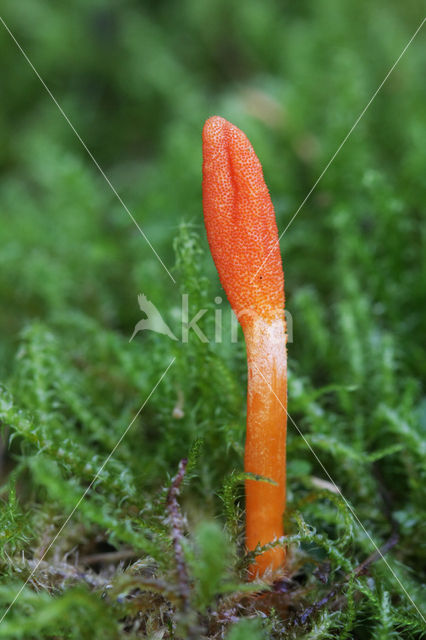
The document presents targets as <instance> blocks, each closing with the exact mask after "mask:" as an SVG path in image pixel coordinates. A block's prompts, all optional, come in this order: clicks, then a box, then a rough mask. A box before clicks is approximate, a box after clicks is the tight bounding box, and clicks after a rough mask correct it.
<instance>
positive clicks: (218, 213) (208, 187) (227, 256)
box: [203, 116, 287, 578]
mask: <svg viewBox="0 0 426 640" xmlns="http://www.w3.org/2000/svg"><path fill="white" fill-rule="evenodd" d="M203 209H204V220H205V225H206V230H207V238H208V241H209V245H210V250H211V253H212V256H213V260H214V262H215V265H216V268H217V270H218V273H219V278H220V281H221V283H222V286H223V288H224V290H225V292H226V295H227V297H228V300H229V302H230V304H231V306H232V308H233V311H234V312H235V314H236V315H237V317H238V320H239V322H240V324H241V326H242V329H243V332H244V337H245V341H246V349H247V363H248V390H247V433H246V444H245V457H244V469H245V471H246V472H249V473H252V474H257V475H260V476H263V477H264V478H269V479H270V480H271V481H272V482H265V481H259V480H253V479H247V480H246V483H245V485H246V486H245V488H246V545H247V549H248V550H250V551H252V550H254V549H255V548H256V547H257V545H261V546H263V545H265V544H268V543H271V542H273V541H274V540H276V539H278V538H281V537H282V536H283V534H284V531H283V515H284V510H285V482H286V474H285V456H286V425H287V412H286V407H287V356H286V333H285V319H284V275H283V270H282V264H281V255H280V249H279V241H278V232H277V226H276V222H275V212H274V208H273V205H272V202H271V198H270V196H269V192H268V188H267V186H266V184H265V181H264V178H263V172H262V166H261V164H260V162H259V160H258V158H257V156H256V154H255V152H254V150H253V147H252V146H251V144H250V142H249V140H248V139H247V137H246V136H245V134H244V133H243V132H242V131H240V129H238V128H237V127H236V126H234V125H233V124H231V123H230V122H228V121H227V120H225V119H224V118H221V117H219V116H214V117H212V118H210V119H209V120H207V122H206V123H205V125H204V129H203ZM284 559H285V553H284V549H283V547H282V545H281V546H276V547H274V548H272V549H270V550H268V551H265V552H263V553H262V554H260V555H258V556H257V557H256V559H255V561H254V563H253V564H252V566H251V567H250V576H251V577H252V578H253V577H256V576H262V575H265V573H267V572H268V571H271V573H273V572H274V571H275V570H277V569H278V568H281V567H282V566H283V564H284Z"/></svg>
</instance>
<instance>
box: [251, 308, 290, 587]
mask: <svg viewBox="0 0 426 640" xmlns="http://www.w3.org/2000/svg"><path fill="white" fill-rule="evenodd" d="M244 336H245V340H246V348H247V361H248V391H247V435H246V445H245V457H244V470H245V471H246V472H249V473H254V474H257V475H260V476H263V477H264V478H269V479H270V480H271V481H272V482H265V481H258V480H246V483H245V488H246V545H247V549H248V550H249V551H253V550H254V549H255V548H256V547H257V545H260V546H264V545H267V544H269V543H271V542H273V541H274V540H277V539H278V538H281V537H282V536H283V535H284V527H283V516H284V511H285V492H286V432H287V412H286V409H287V351H286V333H285V322H284V313H283V315H282V318H279V319H276V320H272V321H269V322H268V321H266V320H264V319H259V318H256V319H254V320H251V321H250V323H249V324H248V325H247V326H244ZM284 562H285V550H284V548H283V547H282V546H277V547H274V548H272V549H270V550H268V551H265V552H264V553H262V554H261V555H259V556H257V557H256V560H255V562H254V563H253V564H252V566H251V567H250V568H249V574H250V578H251V579H254V578H256V577H261V576H263V577H267V575H268V574H270V575H271V577H272V576H273V575H274V574H276V573H277V571H278V570H281V571H282V569H283V567H284Z"/></svg>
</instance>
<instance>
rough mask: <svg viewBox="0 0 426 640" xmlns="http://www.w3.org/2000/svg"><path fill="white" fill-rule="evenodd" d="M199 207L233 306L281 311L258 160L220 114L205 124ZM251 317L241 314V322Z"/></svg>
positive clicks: (280, 283)
mask: <svg viewBox="0 0 426 640" xmlns="http://www.w3.org/2000/svg"><path fill="white" fill-rule="evenodd" d="M203 208H204V219H205V225H206V230H207V238H208V241H209V245H210V250H211V253H212V256H213V260H214V262H215V265H216V268H217V271H218V273H219V278H220V281H221V283H222V286H223V288H224V289H225V292H226V295H227V297H228V300H229V302H230V304H231V306H232V308H233V310H234V312H235V313H236V314H237V316H239V315H240V314H241V313H242V312H243V311H246V310H248V309H249V310H251V311H252V312H254V314H257V315H258V316H260V317H262V318H263V319H265V320H270V319H271V320H272V319H274V318H276V317H281V316H282V315H283V309H284V275H283V270H282V264H281V255H280V248H279V241H278V232H277V225H276V222H275V212H274V207H273V205H272V202H271V198H270V196H269V192H268V188H267V186H266V184H265V181H264V178H263V172H262V166H261V164H260V162H259V160H258V158H257V156H256V154H255V152H254V150H253V147H252V146H251V144H250V142H249V140H248V138H247V136H246V135H245V134H244V133H243V132H242V131H240V129H238V128H237V127H236V126H234V125H233V124H231V123H230V122H228V121H227V120H225V119H224V118H221V117H219V116H213V117H212V118H209V120H207V122H206V123H205V125H204V129H203ZM266 258H267V262H266V264H265V265H263V263H264V261H265V259H266ZM261 267H262V268H261ZM259 269H260V271H259ZM258 271H259V272H258ZM249 317H250V316H247V317H241V318H240V321H241V324H242V326H243V327H244V325H245V323H248V322H249Z"/></svg>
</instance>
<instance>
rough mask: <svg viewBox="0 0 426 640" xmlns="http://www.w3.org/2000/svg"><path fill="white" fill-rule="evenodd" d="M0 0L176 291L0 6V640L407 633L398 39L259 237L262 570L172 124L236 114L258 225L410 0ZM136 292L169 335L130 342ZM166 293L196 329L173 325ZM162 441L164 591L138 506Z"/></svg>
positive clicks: (412, 331)
mask: <svg viewBox="0 0 426 640" xmlns="http://www.w3.org/2000/svg"><path fill="white" fill-rule="evenodd" d="M3 5H4V6H3V11H2V17H3V18H4V20H5V21H6V23H7V24H8V25H9V27H10V29H11V30H12V32H13V33H14V34H15V36H16V38H17V39H18V40H19V42H20V43H21V44H22V46H23V47H24V49H25V50H26V51H27V53H28V55H29V57H30V59H31V61H32V63H33V64H34V65H35V67H36V68H37V69H38V71H39V72H40V74H41V75H42V77H43V78H44V79H45V81H46V82H47V84H48V85H49V87H50V88H51V90H52V91H53V93H54V95H55V97H56V98H57V100H58V101H59V103H60V104H61V105H62V106H63V108H64V110H65V112H66V113H67V115H68V116H69V118H70V120H71V121H72V123H73V124H74V125H75V127H76V129H77V131H78V132H79V134H80V135H81V137H82V139H83V140H84V141H85V143H86V144H87V146H88V148H89V149H90V150H91V151H92V152H93V154H94V156H95V158H96V160H97V161H98V162H99V164H100V166H101V167H102V168H103V169H104V170H105V173H106V174H107V176H108V177H109V179H111V182H112V184H113V185H114V187H115V188H116V189H117V192H118V193H119V194H120V197H122V198H123V201H124V202H125V204H126V206H127V207H128V209H129V211H130V212H131V213H132V215H133V216H134V217H135V219H136V220H137V222H138V224H139V225H140V226H141V228H142V229H143V231H144V233H146V235H147V237H148V238H149V240H150V242H152V244H153V246H154V247H155V249H156V251H158V253H159V255H160V256H161V258H162V260H164V263H165V265H166V266H167V268H168V269H169V270H170V272H171V274H172V276H173V278H174V279H175V280H176V285H174V284H173V282H172V280H171V279H170V277H169V275H168V274H167V272H166V270H165V269H163V267H162V266H161V264H160V263H159V262H158V261H157V259H156V257H155V255H154V253H153V252H152V251H151V249H150V248H149V246H148V245H147V243H146V241H145V240H144V238H143V237H142V236H141V234H140V233H139V231H138V229H137V228H136V227H135V225H134V224H133V222H132V220H131V219H130V217H129V215H128V213H127V212H126V211H125V210H124V208H123V207H122V205H121V204H120V202H119V200H118V199H117V198H116V196H115V195H114V193H113V192H112V191H111V189H110V187H109V186H108V184H107V183H106V181H105V180H104V178H103V177H102V175H101V174H100V173H99V171H98V170H97V168H96V166H95V165H94V164H93V163H92V162H91V160H90V158H89V157H88V156H87V154H86V152H85V151H84V149H83V148H82V146H81V144H80V143H79V141H78V140H77V138H76V137H75V135H74V133H73V132H72V130H71V129H70V128H69V126H68V124H67V123H66V121H65V120H64V119H63V117H62V116H61V114H60V112H59V111H58V110H57V108H56V106H55V105H54V104H53V103H52V101H51V100H50V98H49V96H48V94H47V93H46V91H45V90H44V89H43V87H42V85H41V84H40V82H39V81H38V80H37V78H36V76H34V73H33V71H32V70H31V68H30V67H29V66H28V64H27V63H26V61H25V59H24V58H23V57H22V54H21V53H20V52H19V50H18V49H17V47H16V45H15V44H14V42H13V40H12V39H11V38H10V36H9V35H8V33H7V31H6V30H5V29H4V27H3V26H2V25H0V33H1V37H0V53H1V55H0V69H1V71H2V74H1V76H2V82H3V85H2V88H3V91H2V101H1V107H0V169H1V171H2V177H1V187H0V215H1V224H0V296H1V300H2V312H1V314H0V380H1V385H0V426H1V435H0V438H1V440H0V474H1V475H0V482H1V485H0V491H1V495H0V507H1V514H0V542H1V545H0V547H1V549H0V566H1V577H0V602H1V606H2V608H3V609H4V611H6V610H7V608H8V606H9V604H10V603H12V602H13V600H14V598H15V596H16V595H17V594H18V593H19V597H18V598H17V600H16V602H15V603H14V604H13V606H12V607H11V609H10V610H9V611H8V612H7V615H6V617H5V619H4V620H3V622H1V623H0V638H8V639H9V638H22V639H24V640H32V639H33V638H37V639H38V638H40V639H46V640H47V639H50V638H53V637H55V638H90V639H97V638H99V639H101V638H102V639H104V638H135V639H136V638H150V639H151V640H159V639H160V638H163V639H164V640H166V639H168V638H173V639H176V640H177V639H178V638H185V640H187V639H189V640H191V639H192V640H195V638H197V640H198V638H201V637H203V638H204V637H205V638H210V639H211V640H216V639H220V638H227V639H228V640H237V639H238V638H240V637H241V638H245V639H246V638H247V640H249V639H253V640H255V639H256V640H257V639H258V640H260V639H262V638H266V637H267V638H271V639H275V638H277V639H278V638H283V637H286V638H295V639H296V638H300V639H302V638H303V639H304V640H307V639H308V638H316V639H317V638H340V640H342V639H343V638H351V637H353V638H366V639H367V638H380V640H382V639H383V640H384V639H385V638H397V637H400V638H412V639H413V640H414V639H417V638H420V637H423V636H424V632H425V627H424V623H423V620H422V618H421V616H420V614H419V610H421V611H424V608H425V605H424V601H423V599H422V585H423V583H424V575H423V574H422V573H421V567H424V566H425V565H426V549H425V545H424V538H425V536H424V531H423V529H422V523H423V522H424V519H425V515H426V514H425V504H426V500H425V485H426V482H425V480H426V468H425V447H424V434H425V428H426V399H425V396H424V388H423V387H422V381H424V379H425V373H426V364H425V363H426V357H425V350H424V329H423V325H424V307H425V303H426V300H425V287H424V282H425V279H426V270H425V260H424V242H425V228H426V227H425V225H424V221H423V218H422V214H421V211H422V207H423V203H424V139H425V135H426V131H425V122H424V102H425V91H426V90H425V85H424V82H421V78H422V77H423V76H422V73H423V70H424V65H425V61H426V59H425V55H426V54H425V49H424V47H423V46H422V38H424V34H423V33H420V34H419V35H418V37H417V39H416V40H415V41H414V42H413V43H412V45H411V46H410V47H409V49H408V50H407V52H406V54H405V55H404V57H403V58H402V59H401V61H400V62H399V64H398V66H397V68H396V69H395V70H394V72H393V73H392V75H391V76H390V77H389V79H388V81H387V82H386V84H385V85H384V86H383V88H382V90H381V91H380V93H379V94H378V95H377V97H376V99H375V100H374V102H373V103H372V104H371V106H370V108H369V109H368V110H367V112H366V113H365V115H364V116H363V118H362V119H361V121H360V122H359V124H358V125H357V127H356V129H355V130H354V131H353V133H352V134H351V136H350V138H349V139H348V141H347V142H346V144H345V145H344V147H343V148H342V149H341V150H340V152H339V154H338V155H337V156H336V158H335V160H334V161H333V163H332V164H331V166H330V168H329V169H328V171H327V172H326V173H325V175H324V176H323V178H322V179H321V181H320V182H319V184H318V185H317V187H316V188H315V190H314V191H313V192H312V194H311V195H310V197H309V198H308V200H307V201H306V203H305V204H304V206H303V207H302V208H301V210H300V212H299V213H298V214H297V217H296V218H295V220H294V222H293V223H292V224H291V226H290V227H289V228H288V230H287V231H286V232H285V234H284V236H283V238H282V242H281V246H282V254H283V261H284V268H285V276H286V299H287V302H286V305H287V309H288V311H289V312H290V313H291V314H292V321H293V341H292V342H291V343H290V344H289V349H288V352H289V366H290V374H289V411H290V414H291V417H292V420H293V421H294V422H292V421H289V429H288V431H289V434H288V462H289V464H288V511H287V517H286V533H287V534H288V537H287V538H286V540H285V541H280V542H279V544H285V546H286V547H288V558H289V564H288V567H289V581H288V583H287V582H285V581H284V582H283V584H281V585H278V587H277V586H276V590H275V591H273V590H271V589H270V588H266V587H265V585H262V584H260V583H259V584H258V583H256V584H254V585H253V584H250V585H247V584H245V568H246V567H247V564H248V562H249V557H247V556H245V554H244V499H243V480H244V474H243V447H244V427H245V386H246V375H247V374H246V364H245V349H244V344H243V339H242V335H241V333H239V334H238V341H237V342H232V340H231V337H232V335H231V325H230V315H229V306H228V304H227V302H226V300H225V296H224V295H223V291H222V290H221V288H220V285H219V281H218V278H217V274H216V271H215V269H214V265H213V263H212V260H211V256H210V254H209V251H208V247H207V243H206V239H205V233H204V229H203V222H202V210H201V144H200V133H201V127H202V124H203V122H204V120H205V119H206V118H207V117H208V116H210V115H213V114H214V113H218V114H221V115H223V116H225V117H227V118H228V119H230V120H232V121H233V122H235V124H237V125H238V126H240V127H241V128H243V129H244V130H245V131H246V133H247V134H248V135H249V137H250V139H251V141H252V142H253V145H254V147H255V149H256V150H257V152H258V154H259V157H260V159H261V161H262V164H263V167H264V173H265V176H266V180H267V183H268V186H269V187H270V191H271V195H272V199H273V201H274V204H275V206H276V212H277V222H278V227H279V229H280V231H283V230H284V229H285V228H286V226H287V224H288V223H289V221H290V220H291V218H292V216H293V215H294V213H295V212H296V211H297V210H298V208H299V206H300V204H301V203H302V202H303V201H304V199H305V197H306V195H307V193H308V192H309V191H310V189H311V187H312V185H313V184H314V183H315V181H316V180H317V178H318V176H319V175H320V174H321V172H322V171H323V169H324V167H325V166H326V165H327V163H328V161H329V159H330V158H331V156H332V155H333V154H334V153H335V151H336V150H337V148H338V147H339V145H340V143H341V142H342V140H343V139H344V137H345V136H346V134H347V132H348V131H349V129H350V128H351V126H352V125H353V123H354V122H355V120H356V118H357V117H358V115H359V114H360V113H361V111H362V110H363V108H364V107H365V105H366V104H367V102H368V101H369V99H370V98H371V96H372V95H373V93H374V92H375V90H376V89H377V87H378V86H379V84H380V83H381V82H382V80H383V78H384V76H385V75H386V73H387V71H388V70H389V69H390V67H391V66H392V64H393V63H394V61H395V60H396V58H397V57H398V55H399V54H400V52H401V51H402V49H403V47H404V46H405V45H406V43H407V42H408V40H409V38H410V37H411V35H412V34H413V33H414V31H415V29H416V28H417V26H418V25H419V24H420V21H421V19H422V17H423V16H422V15H421V14H420V12H419V7H418V4H417V3H416V2H414V0H413V1H412V0H408V1H406V2H404V4H403V6H402V5H400V3H397V2H396V0H395V1H394V0H392V1H390V2H387V3H386V5H385V4H384V3H374V4H372V3H369V2H366V1H364V0H362V1H361V2H358V3H350V2H347V3H341V2H338V1H337V0H320V1H318V2H315V3H308V2H298V3H290V2H278V1H276V0H264V2H262V3H259V2H256V0H247V1H245V2H243V3H238V2H224V1H222V0H220V1H219V2H217V1H213V0H212V1H210V0H209V1H207V2H203V3H200V2H196V1H195V0H183V2H180V3H173V2H171V0H167V1H166V2H164V3H157V4H156V3H145V6H142V5H141V3H138V2H136V0H123V1H122V2H121V3H120V4H119V6H118V5H117V6H115V7H114V6H112V5H111V3H109V4H108V3H106V2H104V0H91V1H90V2H87V0H84V1H83V0H76V2H74V3H68V4H66V5H65V4H63V6H60V7H59V6H51V3H50V4H49V3H47V2H45V1H44V0H37V1H36V2H34V1H33V2H29V1H28V0H22V1H21V2H19V3H16V2H13V0H4V2H3ZM139 293H143V294H145V296H146V297H147V298H148V299H149V300H150V301H151V302H152V303H153V304H154V305H155V306H156V308H157V309H158V310H159V311H160V312H161V315H162V317H163V319H164V321H165V322H167V324H168V326H169V327H170V330H171V331H172V332H173V333H174V334H175V336H177V337H178V340H176V341H175V340H172V339H170V338H169V337H167V336H166V335H162V334H157V333H154V332H150V331H143V332H140V333H138V334H137V335H136V336H135V338H134V339H133V340H132V341H131V342H129V339H130V337H131V335H132V333H133V329H134V327H135V325H136V323H137V322H138V321H139V320H140V319H141V317H142V316H143V313H142V312H141V310H140V309H139V307H138V298H137V296H138V294H139ZM181 294H187V295H188V316H189V317H188V319H192V318H193V317H194V316H195V314H196V313H197V312H198V311H199V310H200V309H205V310H206V312H205V313H204V315H203V316H202V317H201V319H200V321H199V323H198V326H199V328H200V330H201V331H202V332H203V333H204V334H205V335H206V336H207V337H208V342H207V343H205V342H201V341H200V340H199V338H198V337H197V335H196V334H195V333H194V331H192V330H190V331H189V334H188V342H185V343H182V341H181V335H182V326H181V311H182V299H181ZM217 296H221V297H222V298H223V301H222V302H217V301H215V298H216V297H217ZM218 310H220V311H221V312H222V324H223V331H222V342H215V340H214V335H215V328H216V324H215V321H216V315H215V314H216V313H217V312H218ZM170 363H172V364H171V366H170V369H169V370H168V372H167V375H166V376H164V378H162V376H163V374H164V372H165V371H166V369H167V367H168V366H169V365H170ZM156 385H158V386H156ZM154 388H155V390H154V392H153V393H151V392H152V391H153V389H154ZM142 406H143V409H142V410H141V411H140V413H138V412H139V410H140V409H141V407H142ZM136 414H138V415H137V417H136V419H134V418H135V416H136ZM296 425H297V428H296ZM123 434H125V436H124V437H122V436H123ZM302 435H303V437H302ZM118 442H119V446H117V447H116V445H117V443H118ZM310 448H311V449H312V450H313V451H314V452H315V454H316V456H317V457H316V456H315V455H313V453H312V450H311V449H310ZM112 451H113V454H112V456H111V457H109V456H110V454H111V452H112ZM183 458H188V459H189V462H188V466H187V473H186V476H185V479H184V482H183V484H182V486H181V496H180V499H179V504H180V507H179V508H180V513H178V515H177V517H178V518H180V524H181V534H180V535H181V536H182V540H181V541H180V542H181V544H182V548H183V550H184V558H185V560H184V564H185V566H184V570H185V571H186V576H187V585H186V587H187V588H188V590H189V594H187V595H186V596H185V597H182V593H183V592H184V593H185V589H184V590H183V591H182V575H181V573H180V568H181V567H180V566H179V560H178V558H177V557H176V548H175V546H174V541H173V536H172V524H173V522H172V519H171V516H170V513H169V510H168V509H167V500H168V491H169V488H170V485H171V482H172V478H173V477H174V476H175V474H176V470H177V468H178V464H179V461H180V460H181V459H183ZM106 460H108V461H107V464H105V465H104V462H105V461H106ZM324 468H325V469H326V470H327V471H328V473H329V474H330V476H331V477H332V479H333V481H334V482H335V483H336V486H334V485H333V484H332V482H331V481H330V477H328V476H327V474H326V472H325V471H324ZM99 470H101V471H100V472H99ZM98 472H99V473H98ZM339 492H341V494H342V495H343V496H344V498H345V500H346V501H345V500H343V499H342V495H339ZM81 498H83V499H81ZM77 504H78V508H77V509H75V510H74V508H75V506H76V505H77ZM354 512H355V515H354ZM357 517H358V518H359V520H360V521H361V522H362V524H363V527H365V528H362V527H360V526H359V522H358V521H357ZM182 518H183V519H182ZM63 525H65V526H63ZM182 532H183V533H182ZM58 533H59V535H58V536H57V534H58ZM392 534H393V535H397V536H398V542H397V543H396V544H395V545H394V546H391V545H389V548H388V547H385V559H386V563H385V562H384V561H383V560H379V559H377V558H376V559H374V561H371V562H370V563H369V564H368V567H367V569H366V571H365V572H363V571H361V570H360V565H361V563H363V562H364V561H365V560H366V559H367V558H368V557H369V556H370V554H372V553H373V552H374V546H373V544H372V541H373V542H374V544H375V545H377V546H379V547H380V546H382V545H384V544H385V543H386V541H387V540H389V538H390V537H391V535H392ZM56 536H57V538H56ZM52 541H54V544H53V545H51V546H50V543H51V542H52ZM370 560H372V559H371V558H370ZM24 585H25V586H24ZM401 585H402V586H401ZM184 586H185V585H184ZM21 589H22V591H21ZM407 593H408V595H407ZM423 615H424V614H423ZM0 616H1V614H0Z"/></svg>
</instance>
